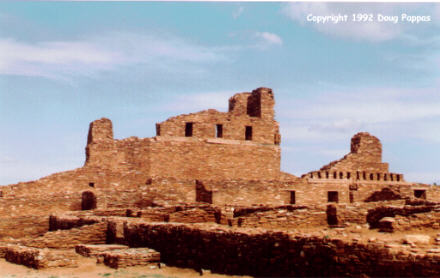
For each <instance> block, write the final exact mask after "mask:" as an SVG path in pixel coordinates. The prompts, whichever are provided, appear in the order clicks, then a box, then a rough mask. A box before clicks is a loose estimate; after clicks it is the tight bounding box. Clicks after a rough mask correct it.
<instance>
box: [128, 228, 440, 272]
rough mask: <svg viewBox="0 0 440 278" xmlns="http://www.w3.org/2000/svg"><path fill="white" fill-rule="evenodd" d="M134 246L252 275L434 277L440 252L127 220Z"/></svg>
mask: <svg viewBox="0 0 440 278" xmlns="http://www.w3.org/2000/svg"><path fill="white" fill-rule="evenodd" d="M124 233H125V237H126V240H127V242H128V243H129V244H130V246H133V247H149V248H153V249H155V250H157V251H159V252H160V253H161V259H162V261H164V262H165V263H167V264H168V265H176V266H180V267H191V268H195V269H211V271H213V272H218V273H226V274H235V275H251V276H271V277H274V276H275V277H280V276H282V277H285V276H300V277H304V276H319V277H322V276H344V277H346V276H360V275H368V276H381V277H383V276H386V277H402V276H405V277H407V276H433V275H434V276H435V275H437V274H438V273H439V272H440V264H439V262H440V255H439V254H436V253H435V254H429V255H426V256H420V255H418V254H414V253H411V252H406V251H404V250H403V249H399V248H398V247H396V248H394V249H393V250H391V249H389V248H386V247H385V246H384V245H383V244H381V243H380V242H374V243H373V242H370V243H368V242H359V241H358V240H343V239H328V238H326V237H324V236H321V237H320V236H313V235H306V234H296V235H295V234H289V233H284V232H271V231H266V230H264V229H237V228H234V229H227V228H222V227H219V226H216V225H206V224H204V225H200V224H198V225H192V226H188V225H185V224H159V223H154V224H153V223H152V224H147V223H134V222H132V223H128V224H127V225H126V226H125V230H124Z"/></svg>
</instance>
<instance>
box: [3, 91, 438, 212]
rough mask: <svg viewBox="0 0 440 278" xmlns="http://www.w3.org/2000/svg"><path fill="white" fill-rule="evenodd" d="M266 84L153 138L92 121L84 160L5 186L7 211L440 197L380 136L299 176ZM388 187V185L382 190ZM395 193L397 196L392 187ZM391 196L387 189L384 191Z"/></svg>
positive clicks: (359, 140)
mask: <svg viewBox="0 0 440 278" xmlns="http://www.w3.org/2000/svg"><path fill="white" fill-rule="evenodd" d="M274 104H275V101H274V94H273V92H272V90H271V89H269V88H258V89H255V90H253V91H252V92H246V93H238V94H235V95H234V96H232V97H231V98H230V99H229V109H228V112H219V111H217V110H214V109H209V110H204V111H201V112H197V113H192V114H186V115H179V116H176V117H172V118H169V119H168V120H166V121H164V122H161V123H158V124H156V133H157V134H156V136H155V137H152V138H138V137H129V138H126V139H121V140H119V139H114V138H113V127H112V122H111V121H110V120H109V119H106V118H102V119H99V120H96V121H93V122H92V123H91V124H90V128H89V134H88V138H87V146H86V162H85V164H84V166H83V167H81V168H78V169H75V170H71V171H65V172H60V173H56V174H53V175H50V176H47V177H44V178H42V179H39V180H36V181H32V182H26V183H18V184H14V185H9V186H5V187H3V188H2V189H1V190H2V196H3V197H2V198H1V199H0V213H1V212H2V210H3V212H6V211H9V210H10V209H9V208H10V207H11V206H12V207H19V206H20V205H21V206H25V207H26V208H27V209H26V210H25V211H22V210H17V211H15V212H14V213H16V214H20V213H24V212H26V213H29V212H32V213H38V212H44V213H45V214H47V213H48V212H52V211H59V210H61V211H62V210H80V209H90V208H95V207H97V208H111V207H130V206H141V205H145V204H151V203H155V204H176V203H194V202H205V203H211V204H217V205H252V204H266V205H285V204H297V205H310V204H322V203H353V202H366V201H367V202H368V201H371V200H376V199H381V198H388V197H387V196H388V195H390V194H391V196H392V197H393V198H405V197H417V198H424V199H428V200H432V199H437V198H438V197H439V196H438V193H437V190H436V189H435V188H433V187H430V186H427V185H420V184H413V183H408V182H406V181H404V178H403V175H402V174H395V173H390V172H389V170H388V164H387V163H383V162H382V146H381V143H380V141H379V140H378V139H377V138H376V137H374V136H372V135H370V134H368V133H363V132H362V133H358V134H356V135H355V136H354V137H353V138H352V140H351V150H350V153H349V154H347V155H346V156H345V157H344V158H342V159H340V160H337V161H334V162H332V163H330V164H328V165H326V166H324V167H322V168H321V169H320V170H318V171H313V172H310V173H308V174H305V175H303V176H302V177H301V178H297V177H295V176H293V175H291V174H288V173H284V172H281V171H280V141H281V136H280V134H279V126H278V122H276V121H275V118H274V114H275V113H274ZM384 188H386V189H387V190H386V192H385V193H384V192H382V191H383V189H384ZM390 192H391V193H390ZM387 194H388V195H387Z"/></svg>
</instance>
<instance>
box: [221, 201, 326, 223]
mask: <svg viewBox="0 0 440 278" xmlns="http://www.w3.org/2000/svg"><path fill="white" fill-rule="evenodd" d="M231 220H232V221H230V224H231V225H232V226H238V227H246V228H247V227H249V228H251V227H253V228H266V229H297V228H304V227H327V226H328V225H327V219H326V212H325V210H324V209H323V208H322V207H320V208H315V207H304V206H290V205H286V206H277V207H268V206H257V207H249V208H235V211H234V218H233V219H231Z"/></svg>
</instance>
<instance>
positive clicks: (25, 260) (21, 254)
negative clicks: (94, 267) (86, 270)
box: [5, 246, 78, 269]
mask: <svg viewBox="0 0 440 278" xmlns="http://www.w3.org/2000/svg"><path fill="white" fill-rule="evenodd" d="M77 258H78V256H77V255H76V254H75V253H73V252H70V251H67V252H60V251H50V250H48V249H37V248H31V247H23V246H12V247H8V248H7V249H6V252H5V259H6V260H7V261H8V262H11V263H15V264H21V265H25V266H27V267H32V268H36V269H41V268H49V267H77V266H78V264H77Z"/></svg>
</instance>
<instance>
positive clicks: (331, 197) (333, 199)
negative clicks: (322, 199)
mask: <svg viewBox="0 0 440 278" xmlns="http://www.w3.org/2000/svg"><path fill="white" fill-rule="evenodd" d="M327 199H328V202H329V203H337V202H338V201H339V198H338V191H328V192H327Z"/></svg>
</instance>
